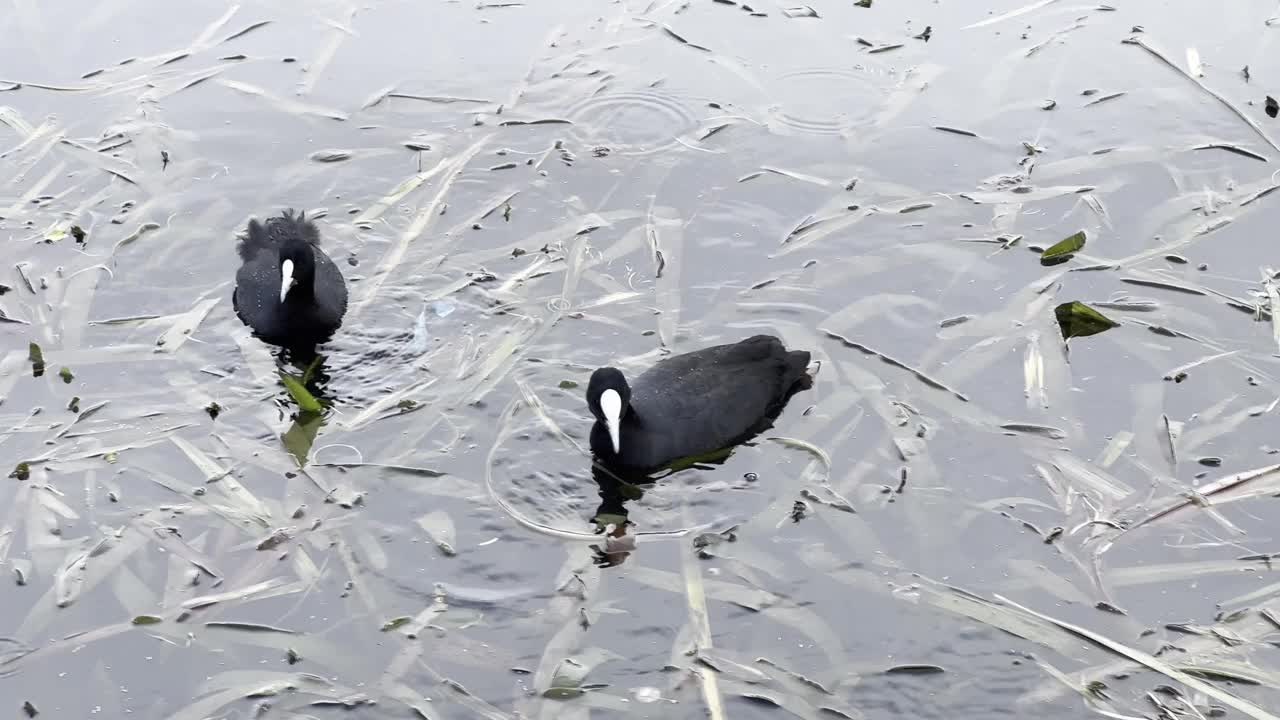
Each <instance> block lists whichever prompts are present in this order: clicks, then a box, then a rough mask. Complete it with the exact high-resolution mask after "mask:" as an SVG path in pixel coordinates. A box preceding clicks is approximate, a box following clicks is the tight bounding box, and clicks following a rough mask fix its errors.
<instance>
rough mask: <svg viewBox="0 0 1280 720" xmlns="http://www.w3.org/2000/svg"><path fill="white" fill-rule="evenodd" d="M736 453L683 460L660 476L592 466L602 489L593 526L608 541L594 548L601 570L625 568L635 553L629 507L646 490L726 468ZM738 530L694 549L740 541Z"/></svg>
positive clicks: (704, 538) (709, 537) (699, 540)
mask: <svg viewBox="0 0 1280 720" xmlns="http://www.w3.org/2000/svg"><path fill="white" fill-rule="evenodd" d="M744 444H747V445H750V444H751V443H744ZM733 450H734V448H733V447H728V448H724V449H721V450H717V451H715V452H712V453H708V454H706V455H701V456H697V457H692V458H682V459H681V460H678V461H676V462H674V463H672V464H671V465H670V466H668V467H667V468H664V470H666V472H662V473H661V474H658V475H648V474H645V473H643V472H639V471H636V470H623V469H615V468H610V467H608V466H606V465H604V464H602V463H601V462H599V461H598V460H597V461H596V462H594V463H592V465H591V479H592V480H594V481H595V483H596V486H597V488H598V489H599V494H600V505H599V507H597V508H596V512H595V515H593V516H592V518H591V523H592V524H593V525H594V526H595V533H596V534H597V535H600V536H601V537H602V538H604V542H603V543H601V544H597V545H592V546H591V550H592V552H593V553H594V560H595V564H596V565H597V566H598V567H615V566H618V565H621V564H622V563H623V562H625V561H626V560H627V558H629V557H631V554H632V553H633V552H635V550H636V536H635V534H634V532H635V529H636V525H635V523H633V522H631V520H630V517H629V512H628V510H627V503H629V502H637V501H639V500H640V499H641V498H643V497H644V491H645V488H646V487H650V486H652V485H654V484H655V483H657V482H658V481H660V480H662V479H663V478H666V477H669V476H671V475H673V474H675V473H677V472H680V471H681V470H687V469H691V468H692V469H700V470H712V469H714V466H716V465H722V464H723V463H724V461H725V460H728V459H729V456H730V455H731V454H732V453H733ZM748 476H750V477H751V478H752V479H754V476H755V473H748ZM735 528H736V526H735V527H734V528H730V529H728V530H725V531H723V532H719V533H706V534H704V535H699V536H697V537H696V538H694V540H693V543H694V548H696V549H698V550H699V551H700V553H701V552H702V550H703V548H705V547H708V546H709V545H712V544H716V543H718V542H721V541H723V540H733V539H736V538H735V537H734V536H733V535H732V531H733V530H734V529H735Z"/></svg>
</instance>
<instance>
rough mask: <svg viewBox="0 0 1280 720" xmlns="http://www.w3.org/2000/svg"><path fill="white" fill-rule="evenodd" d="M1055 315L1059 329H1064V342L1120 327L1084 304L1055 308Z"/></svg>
mask: <svg viewBox="0 0 1280 720" xmlns="http://www.w3.org/2000/svg"><path fill="white" fill-rule="evenodd" d="M1053 314H1054V315H1056V316H1058V327H1059V328H1061V329H1062V339H1064V340H1070V339H1071V338H1073V337H1088V336H1089V335H1097V334H1098V333H1100V332H1103V331H1105V330H1110V329H1111V328H1113V327H1119V325H1120V323H1118V322H1116V321H1115V320H1112V319H1111V318H1109V317H1107V316H1105V315H1103V314H1102V313H1100V312H1098V311H1097V310H1094V309H1093V308H1091V307H1089V306H1088V305H1085V304H1084V303H1082V302H1069V303H1063V304H1061V305H1059V306H1058V307H1056V308H1054V310H1053Z"/></svg>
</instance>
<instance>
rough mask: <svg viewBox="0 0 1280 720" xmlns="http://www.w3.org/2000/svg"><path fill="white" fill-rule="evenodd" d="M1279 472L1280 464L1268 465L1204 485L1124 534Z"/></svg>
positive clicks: (1151, 515) (1154, 513)
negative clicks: (1218, 494) (1216, 495)
mask: <svg viewBox="0 0 1280 720" xmlns="http://www.w3.org/2000/svg"><path fill="white" fill-rule="evenodd" d="M1277 471H1280V464H1277V465H1268V466H1266V467H1261V468H1258V469H1256V470H1249V471H1247V472H1242V473H1236V474H1234V475H1228V476H1227V477H1224V478H1221V479H1219V480H1215V481H1213V482H1211V483H1209V484H1207V485H1202V486H1201V487H1199V488H1198V489H1197V490H1196V491H1195V493H1194V494H1192V493H1188V495H1187V497H1185V498H1183V499H1181V500H1177V501H1174V502H1173V503H1171V504H1169V505H1167V506H1165V507H1163V508H1161V509H1159V510H1157V511H1155V512H1153V513H1151V514H1150V515H1147V516H1146V517H1144V518H1142V519H1140V520H1137V521H1135V522H1134V523H1133V524H1132V525H1130V526H1129V527H1128V528H1126V529H1125V531H1124V532H1126V533H1128V532H1133V531H1134V530H1137V529H1138V528H1140V527H1142V526H1143V525H1150V524H1151V523H1153V522H1155V521H1157V520H1159V519H1160V518H1163V517H1165V516H1167V515H1171V514H1173V513H1174V512H1177V511H1178V510H1181V509H1183V508H1185V507H1189V506H1192V505H1195V506H1198V507H1204V506H1206V505H1207V504H1209V499H1210V498H1211V497H1212V496H1213V495H1215V494H1217V493H1221V492H1224V491H1226V490H1231V489H1234V488H1237V487H1239V486H1240V485H1243V484H1244V483H1247V482H1250V481H1252V480H1257V479H1258V478H1262V477H1266V476H1267V475H1271V474H1272V473H1275V472H1277Z"/></svg>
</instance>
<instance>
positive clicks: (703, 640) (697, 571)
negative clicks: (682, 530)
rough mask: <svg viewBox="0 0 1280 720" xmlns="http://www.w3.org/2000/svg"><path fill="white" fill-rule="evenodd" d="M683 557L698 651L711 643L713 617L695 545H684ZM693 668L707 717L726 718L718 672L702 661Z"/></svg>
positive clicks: (685, 590) (707, 648)
mask: <svg viewBox="0 0 1280 720" xmlns="http://www.w3.org/2000/svg"><path fill="white" fill-rule="evenodd" d="M680 558H681V565H682V567H683V569H684V597H685V601H686V602H687V603H688V605H689V620H690V622H691V623H692V624H693V634H694V643H695V644H696V647H697V650H698V651H699V652H701V651H704V650H710V649H711V647H712V645H711V619H710V617H709V616H708V614H707V596H706V593H705V592H704V591H703V588H702V568H700V567H699V566H698V563H697V561H696V560H695V559H694V555H693V548H692V547H688V546H686V547H684V548H682V550H681V553H680ZM693 671H694V672H695V673H696V674H697V676H698V680H699V682H700V683H701V686H702V700H703V702H705V703H706V704H707V715H708V717H710V718H711V720H724V717H725V715H724V698H723V697H722V696H721V695H720V685H719V682H718V678H717V677H716V672H715V671H714V670H712V669H711V668H710V667H707V666H705V665H702V664H696V665H695V666H694V668H693Z"/></svg>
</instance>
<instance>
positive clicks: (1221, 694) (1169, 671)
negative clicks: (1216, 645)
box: [995, 595, 1280, 720]
mask: <svg viewBox="0 0 1280 720" xmlns="http://www.w3.org/2000/svg"><path fill="white" fill-rule="evenodd" d="M995 598H996V599H997V600H999V601H1000V602H1002V603H1005V604H1007V605H1010V606H1012V607H1015V608H1017V609H1018V610H1021V611H1022V612H1025V613H1027V614H1028V615H1031V616H1033V617H1036V618H1039V619H1040V620H1043V621H1044V622H1047V623H1049V624H1051V625H1055V626H1057V627H1058V628H1060V629H1062V630H1064V631H1066V632H1068V633H1071V634H1072V635H1075V636H1077V637H1080V638H1083V639H1085V640H1088V641H1089V642H1091V643H1093V644H1095V645H1097V646H1099V647H1101V648H1104V649H1106V650H1110V651H1111V652H1113V653H1115V654H1117V655H1120V656H1122V657H1125V658H1128V659H1129V660H1132V661H1133V662H1135V663H1138V664H1139V665H1143V666H1145V667H1147V668H1148V669H1150V670H1154V671H1155V672H1158V673H1160V674H1162V675H1164V676H1165V677H1168V678H1169V679H1171V680H1176V681H1178V682H1180V683H1182V684H1183V685H1186V686H1187V687H1189V688H1192V689H1193V690H1196V691H1198V692H1202V693H1204V694H1205V695H1208V696H1209V697H1211V698H1214V699H1215V700H1218V701H1220V702H1223V703H1225V704H1227V705H1229V706H1231V707H1232V708H1234V709H1236V710H1238V711H1239V712H1241V713H1244V714H1245V715H1248V716H1249V717H1251V718H1254V720H1280V716H1277V715H1273V714H1271V713H1269V712H1267V711H1266V710H1263V709H1262V708H1260V707H1258V706H1257V705H1254V704H1253V703H1251V702H1249V701H1247V700H1244V699H1243V698H1240V697H1237V696H1235V695H1232V694H1231V693H1229V692H1226V691H1224V690H1221V689H1219V688H1218V687H1217V686H1215V685H1211V684H1209V683H1207V682H1204V681H1203V680H1201V679H1199V678H1197V677H1195V676H1194V675H1192V674H1190V673H1187V672H1184V671H1182V670H1179V669H1177V668H1175V667H1173V666H1172V665H1169V664H1168V663H1166V662H1164V661H1163V660H1161V659H1160V658H1157V657H1156V656H1154V655H1150V654H1148V653H1145V652H1143V651H1141V650H1138V649H1137V648H1131V647H1129V646H1127V645H1124V644H1122V643H1119V642H1117V641H1115V640H1112V639H1110V638H1108V637H1106V636H1104V635H1101V634H1099V633H1096V632H1094V631H1092V630H1088V629H1086V628H1083V627H1080V626H1079V625H1073V624H1071V623H1069V622H1066V621H1065V620H1058V619H1057V618H1053V617H1050V616H1048V615H1044V614H1042V613H1039V612H1036V611H1035V610H1032V609H1030V608H1027V607H1024V606H1022V605H1019V604H1018V603H1016V602H1013V601H1012V600H1009V599H1008V598H1005V597H1002V596H1000V595H995Z"/></svg>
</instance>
